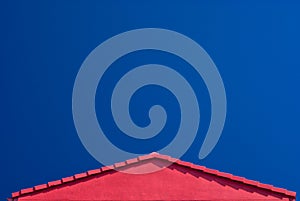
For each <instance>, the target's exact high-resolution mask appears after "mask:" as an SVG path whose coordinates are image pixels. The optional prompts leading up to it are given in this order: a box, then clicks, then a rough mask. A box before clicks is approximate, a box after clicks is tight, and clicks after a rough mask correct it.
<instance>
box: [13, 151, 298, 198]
mask: <svg viewBox="0 0 300 201" xmlns="http://www.w3.org/2000/svg"><path fill="white" fill-rule="evenodd" d="M151 159H159V160H164V161H167V162H171V163H174V164H176V165H179V166H183V167H186V168H189V169H193V170H197V171H201V172H203V173H206V174H209V175H212V176H216V177H220V178H225V179H228V180H231V181H235V182H238V183H242V184H244V185H248V186H252V187H256V188H258V189H264V190H268V191H270V192H273V193H278V194H282V195H285V196H288V197H291V198H292V199H295V198H296V192H293V191H289V190H286V189H283V188H278V187H274V186H272V185H269V184H263V183H260V182H258V181H253V180H250V179H246V178H244V177H239V176H234V175H232V174H229V173H225V172H220V171H218V170H214V169H210V168H206V167H204V166H200V165H196V164H193V163H190V162H185V161H182V160H179V159H176V158H172V157H170V156H168V155H162V154H159V153H157V152H152V153H150V154H148V155H142V156H138V157H137V158H133V159H129V160H126V161H124V162H120V163H115V164H113V165H111V166H104V167H101V168H98V169H94V170H89V171H87V172H84V173H80V174H75V175H73V176H69V177H65V178H62V179H60V180H56V181H51V182H48V183H47V184H41V185H37V186H34V187H32V188H26V189H22V190H20V191H17V192H14V193H12V195H11V196H12V197H11V198H18V197H20V196H23V195H28V194H31V193H36V192H37V191H41V190H45V189H48V188H52V187H55V186H59V185H62V184H65V183H69V182H74V181H76V180H80V179H83V178H87V177H90V176H94V175H98V174H102V173H104V172H107V171H111V170H116V169H118V168H121V167H126V166H128V165H131V164H137V163H140V162H142V161H147V160H151ZM9 199H10V198H9Z"/></svg>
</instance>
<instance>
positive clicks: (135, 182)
mask: <svg viewBox="0 0 300 201" xmlns="http://www.w3.org/2000/svg"><path fill="white" fill-rule="evenodd" d="M170 163H173V164H172V165H170ZM168 165H170V166H168ZM166 166H167V167H166ZM161 167H166V168H163V169H161V170H159V171H157V172H153V173H149V174H127V173H124V172H119V171H116V170H126V171H130V170H134V171H144V170H145V169H147V168H148V169H149V168H161ZM295 198H296V193H295V192H291V191H288V190H286V189H282V188H276V187H274V186H272V185H267V184H262V183H259V182H257V181H252V180H249V179H245V178H243V177H238V176H233V175H231V174H228V173H223V172H219V171H217V170H213V169H209V168H206V167H203V166H199V165H194V164H192V163H188V162H184V161H181V160H177V159H174V158H171V157H169V156H165V155H160V154H157V153H152V154H149V155H146V156H140V157H138V158H135V159H130V160H127V161H125V162H122V163H116V164H114V165H112V166H107V167H102V168H99V169H95V170H91V171H87V172H85V173H81V174H76V175H74V176H71V177H67V178H63V179H61V180H57V181H52V182H48V183H47V184H42V185H38V186H35V187H33V188H27V189H23V190H20V191H18V192H15V193H12V198H11V199H10V200H14V201H17V200H18V201H22V200H32V201H34V200H36V201H37V200H49V201H50V200H51V201H54V200H82V201H84V200H86V201H87V200H90V201H91V200H227V201H228V200H236V201H237V200H290V201H291V200H295Z"/></svg>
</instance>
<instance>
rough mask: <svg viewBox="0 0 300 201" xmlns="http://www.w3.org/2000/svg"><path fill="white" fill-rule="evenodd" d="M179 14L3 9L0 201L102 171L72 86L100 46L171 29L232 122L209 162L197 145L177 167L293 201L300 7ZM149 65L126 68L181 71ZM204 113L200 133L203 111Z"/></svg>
mask: <svg viewBox="0 0 300 201" xmlns="http://www.w3.org/2000/svg"><path fill="white" fill-rule="evenodd" d="M183 2H184V1H182V2H181V3H180V2H177V1H148V2H146V1H130V2H127V1H106V2H104V1H6V2H4V1H2V2H1V3H0V22H1V23H0V25H1V31H0V36H1V37H0V51H1V54H0V58H1V59H0V92H1V96H0V108H1V109H0V153H1V163H0V178H1V190H0V199H4V198H6V197H9V196H10V193H11V192H13V191H17V190H19V189H21V188H26V187H31V186H34V185H38V184H41V183H46V182H48V181H51V180H56V179H60V178H62V177H65V176H69V175H72V174H75V173H80V172H83V171H86V170H89V169H93V168H97V167H100V166H101V164H99V163H98V162H97V161H96V160H95V159H94V158H93V157H92V156H90V155H89V153H88V152H87V151H86V149H85V148H84V147H83V146H82V144H81V142H80V140H79V138H78V136H77V133H76V130H75V127H74V123H73V118H72V88H73V84H74V80H75V77H76V74H77V72H78V70H79V68H80V66H81V64H82V62H83V60H84V59H85V58H86V56H87V55H88V54H89V53H90V51H92V50H93V49H94V48H95V47H96V46H97V45H99V44H100V43H101V42H103V41H105V40H106V39H108V38H110V37H111V36H113V35H116V34H118V33H121V32H124V31H128V30H131V29H137V28H146V27H157V28H165V29H171V30H174V31H177V32H180V33H182V34H185V35H187V36H188V37H190V38H192V39H193V40H195V41H196V42H198V43H199V44H200V45H201V46H202V47H203V48H204V49H205V50H206V51H207V52H208V53H209V55H210V56H211V58H212V59H213V60H214V62H215V63H216V65H217V67H218V69H219V72H220V74H221V75H222V78H223V81H224V85H225V88H226V93H227V101H228V112H227V119H226V125H225V127H224V132H223V134H222V136H221V139H220V141H219V143H218V144H217V146H216V147H215V149H214V150H213V152H212V153H211V154H210V155H209V156H208V157H207V158H205V159H204V160H199V159H197V157H196V156H197V152H198V150H199V148H200V146H201V143H202V141H203V135H204V134H203V133H202V135H201V134H200V135H199V136H198V137H197V138H196V140H195V143H194V144H193V145H192V146H191V148H190V149H189V151H188V152H187V153H186V154H185V155H184V156H183V157H182V159H183V160H187V161H190V162H193V163H196V164H202V165H205V166H207V167H210V168H215V169H218V170H220V171H225V172H229V173H232V174H235V175H239V176H244V177H246V178H249V179H253V180H258V181H261V182H264V183H269V184H272V185H275V186H278V187H284V188H288V189H290V190H293V191H299V192H300V173H299V170H300V165H299V155H300V148H299V147H300V146H299V144H300V129H299V125H300V118H299V116H300V106H299V103H300V94H299V86H300V59H299V52H300V49H299V47H300V37H299V36H300V12H299V9H300V4H299V3H296V1H277V2H273V1H257V2H254V1H249V2H248V3H247V2H245V1H242V2H234V1H226V3H224V2H225V1H224V2H221V1H188V3H183ZM144 53H145V52H144ZM144 53H141V54H144ZM148 53H149V54H148V55H146V54H145V55H136V56H137V57H136V58H134V57H133V56H132V57H130V59H131V60H130V62H141V61H147V59H149V58H155V59H158V60H159V59H162V60H161V62H170V64H171V65H176V64H177V60H176V59H175V60H172V59H173V58H169V57H168V55H163V54H160V55H157V54H156V53H155V52H152V53H151V52H148ZM163 56H166V57H167V59H166V58H164V57H163ZM130 62H129V63H130ZM187 74H188V73H187ZM199 83H201V81H199ZM201 86H202V87H203V89H202V91H203V94H204V95H203V96H205V95H207V94H206V92H205V86H204V85H201ZM139 98H141V97H139ZM145 98H147V97H146V96H145ZM96 100H99V104H101V100H100V99H99V97H98V98H97V99H96ZM141 101H143V100H141ZM203 107H204V108H203V111H204V113H203V122H204V130H205V122H206V123H207V122H208V119H209V117H208V116H209V114H210V112H209V108H210V107H209V101H206V103H205V101H204V104H203ZM174 108H175V109H174V111H173V110H170V111H171V112H172V111H173V112H176V111H177V110H176V106H174ZM201 109H202V108H201ZM133 112H134V111H133ZM201 115H202V114H201ZM137 117H138V116H137ZM142 121H143V119H142ZM142 123H143V122H142ZM107 125H109V124H107ZM206 126H207V125H206ZM108 129H110V127H109V126H108ZM111 129H112V130H113V128H111ZM170 129H171V131H172V129H173V130H174V128H172V126H171V128H170ZM175 129H176V128H175ZM166 140H167V137H166ZM116 141H117V140H116ZM164 143H165V142H164Z"/></svg>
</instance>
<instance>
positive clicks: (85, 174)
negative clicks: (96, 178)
mask: <svg viewBox="0 0 300 201" xmlns="http://www.w3.org/2000/svg"><path fill="white" fill-rule="evenodd" d="M86 176H88V175H87V173H86V172H84V173H80V174H75V175H74V177H75V179H81V178H84V177H86Z"/></svg>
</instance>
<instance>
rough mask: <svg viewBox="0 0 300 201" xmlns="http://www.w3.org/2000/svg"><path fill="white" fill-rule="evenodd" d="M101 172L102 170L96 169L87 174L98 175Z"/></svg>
mask: <svg viewBox="0 0 300 201" xmlns="http://www.w3.org/2000/svg"><path fill="white" fill-rule="evenodd" d="M100 172H101V169H99V168H98V169H95V170H89V171H87V174H88V175H94V174H98V173H100Z"/></svg>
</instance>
